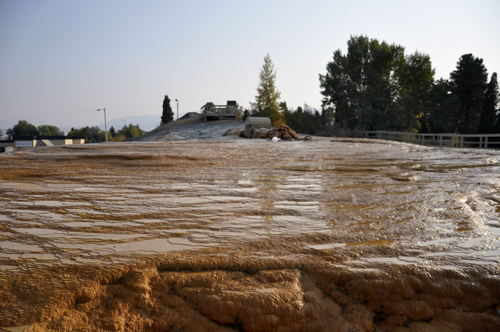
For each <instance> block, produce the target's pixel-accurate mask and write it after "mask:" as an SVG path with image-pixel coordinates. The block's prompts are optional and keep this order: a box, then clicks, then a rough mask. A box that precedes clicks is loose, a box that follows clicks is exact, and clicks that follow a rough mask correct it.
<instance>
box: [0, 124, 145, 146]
mask: <svg viewBox="0 0 500 332" xmlns="http://www.w3.org/2000/svg"><path fill="white" fill-rule="evenodd" d="M143 133H144V131H143V130H142V129H141V128H140V127H139V125H138V124H137V125H133V124H131V123H130V124H129V125H123V127H122V128H121V129H119V130H116V129H115V128H114V127H111V128H109V131H108V141H110V142H121V141H123V140H125V139H127V138H134V137H138V136H141V135H142V134H143ZM6 134H7V135H8V136H9V137H10V138H12V137H13V136H63V135H64V132H63V131H62V130H60V129H59V128H58V127H56V126H52V125H40V126H38V127H36V126H35V125H33V124H31V123H29V122H28V121H26V120H20V121H19V122H18V123H17V124H16V125H14V126H13V127H12V128H9V129H7V131H6ZM66 136H68V137H71V138H83V139H84V140H85V143H100V142H105V141H106V132H105V131H104V130H102V129H101V128H99V127H98V126H93V127H89V126H87V127H83V128H79V129H75V128H71V130H70V131H69V133H68V135H66Z"/></svg>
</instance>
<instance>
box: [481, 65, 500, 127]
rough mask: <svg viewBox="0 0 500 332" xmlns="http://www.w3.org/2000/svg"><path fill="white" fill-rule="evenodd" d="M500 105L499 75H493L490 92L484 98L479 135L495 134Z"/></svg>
mask: <svg viewBox="0 0 500 332" xmlns="http://www.w3.org/2000/svg"><path fill="white" fill-rule="evenodd" d="M497 105H498V81H497V73H493V75H491V79H490V83H489V84H488V90H486V96H485V98H484V106H483V112H482V113H481V122H480V123H479V128H478V130H477V132H478V133H479V134H492V133H494V132H495V121H496V118H497V114H496V113H497Z"/></svg>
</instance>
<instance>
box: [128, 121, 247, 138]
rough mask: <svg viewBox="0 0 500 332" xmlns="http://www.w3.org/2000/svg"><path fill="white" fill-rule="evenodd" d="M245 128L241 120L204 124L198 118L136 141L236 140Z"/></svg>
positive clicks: (170, 126) (162, 127)
mask: <svg viewBox="0 0 500 332" xmlns="http://www.w3.org/2000/svg"><path fill="white" fill-rule="evenodd" d="M244 128H245V123H244V122H243V121H239V120H220V121H210V122H203V121H200V120H199V119H198V118H188V119H184V120H178V121H173V122H170V123H167V124H165V125H163V126H160V127H158V128H156V129H154V130H152V131H150V132H148V133H146V134H144V135H142V136H140V137H137V138H135V139H134V141H142V142H148V141H157V142H165V141H180V140H220V139H234V138H237V137H238V135H239V133H240V132H241V131H242V130H243V129H244Z"/></svg>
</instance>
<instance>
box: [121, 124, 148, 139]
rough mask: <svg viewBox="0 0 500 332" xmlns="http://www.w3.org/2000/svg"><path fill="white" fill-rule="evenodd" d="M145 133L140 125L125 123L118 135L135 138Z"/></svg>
mask: <svg viewBox="0 0 500 332" xmlns="http://www.w3.org/2000/svg"><path fill="white" fill-rule="evenodd" d="M143 133H144V130H142V129H141V127H139V125H138V124H137V125H135V126H134V125H133V124H131V123H130V124H129V125H128V126H126V125H124V126H123V127H122V129H120V130H118V132H117V136H120V135H123V136H124V137H125V138H134V137H139V136H141V135H142V134H143Z"/></svg>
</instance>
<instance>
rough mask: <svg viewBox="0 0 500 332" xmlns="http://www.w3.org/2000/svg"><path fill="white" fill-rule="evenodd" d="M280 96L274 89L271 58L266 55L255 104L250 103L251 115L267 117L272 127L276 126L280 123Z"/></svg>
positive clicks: (274, 81) (273, 72)
mask: <svg viewBox="0 0 500 332" xmlns="http://www.w3.org/2000/svg"><path fill="white" fill-rule="evenodd" d="M280 95H281V94H280V92H279V91H278V89H277V87H276V71H275V70H274V65H273V62H272V61H271V56H270V55H269V54H267V55H266V56H265V57H264V64H263V65H262V69H261V70H260V75H259V86H258V87H257V95H256V96H255V102H254V103H250V107H251V109H252V115H254V116H263V117H269V118H270V119H271V122H272V124H273V126H278V125H279V124H280V123H281V121H282V119H281V113H280V112H279V104H278V100H279V98H280Z"/></svg>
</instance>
